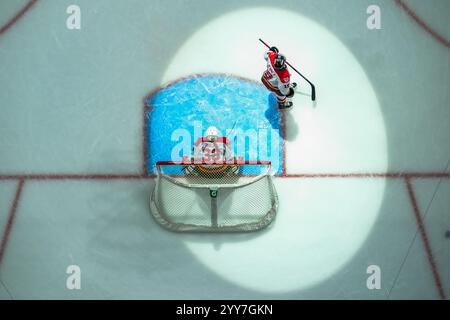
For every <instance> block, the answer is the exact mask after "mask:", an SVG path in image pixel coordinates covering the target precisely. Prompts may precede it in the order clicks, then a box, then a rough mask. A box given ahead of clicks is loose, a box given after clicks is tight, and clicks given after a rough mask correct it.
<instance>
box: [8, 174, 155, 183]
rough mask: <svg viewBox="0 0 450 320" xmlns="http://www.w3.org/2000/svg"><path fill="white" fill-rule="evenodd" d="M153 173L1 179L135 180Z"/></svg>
mask: <svg viewBox="0 0 450 320" xmlns="http://www.w3.org/2000/svg"><path fill="white" fill-rule="evenodd" d="M152 177H153V175H147V174H142V173H137V174H133V173H130V174H109V173H106V174H100V173H99V174H71V173H69V174H9V175H8V174H6V175H0V181H1V180H39V181H42V180H137V179H147V178H152Z"/></svg>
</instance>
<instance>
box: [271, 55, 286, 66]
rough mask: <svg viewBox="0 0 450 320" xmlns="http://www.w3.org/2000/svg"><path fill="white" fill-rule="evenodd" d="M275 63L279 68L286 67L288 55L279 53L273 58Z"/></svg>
mask: <svg viewBox="0 0 450 320" xmlns="http://www.w3.org/2000/svg"><path fill="white" fill-rule="evenodd" d="M273 65H274V67H275V69H277V70H283V69H286V57H285V56H284V55H283V54H281V53H279V54H277V55H276V57H275V59H274V60H273Z"/></svg>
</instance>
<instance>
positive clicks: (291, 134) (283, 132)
mask: <svg viewBox="0 0 450 320" xmlns="http://www.w3.org/2000/svg"><path fill="white" fill-rule="evenodd" d="M267 106H268V108H267V110H266V112H265V116H266V118H267V120H269V123H270V125H271V126H272V129H274V130H277V131H279V133H280V136H281V137H283V139H284V140H286V141H293V140H295V139H296V138H297V135H298V133H299V127H298V124H297V122H296V121H295V118H294V116H293V115H292V112H291V111H292V110H280V109H279V108H278V102H277V98H276V97H275V95H273V94H272V93H270V94H269V95H268V97H267ZM292 108H295V106H293V107H292Z"/></svg>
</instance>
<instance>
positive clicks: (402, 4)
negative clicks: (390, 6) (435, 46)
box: [395, 0, 450, 49]
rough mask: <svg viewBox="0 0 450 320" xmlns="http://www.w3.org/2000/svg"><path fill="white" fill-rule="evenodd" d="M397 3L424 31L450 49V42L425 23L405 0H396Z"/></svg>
mask: <svg viewBox="0 0 450 320" xmlns="http://www.w3.org/2000/svg"><path fill="white" fill-rule="evenodd" d="M395 3H396V4H397V5H398V6H399V7H400V8H402V9H403V10H404V11H405V12H406V13H407V14H408V15H409V16H410V17H411V18H412V19H413V20H414V21H415V22H416V23H417V24H418V25H419V26H420V27H421V28H422V29H424V30H425V31H426V32H428V34H429V35H430V36H432V37H433V38H434V39H435V40H436V41H437V42H439V43H440V44H442V45H443V46H444V47H446V48H449V49H450V41H449V40H447V39H446V38H444V37H443V36H441V35H440V34H439V33H438V32H437V31H436V30H434V29H432V28H431V27H430V26H429V25H428V24H427V23H426V22H425V21H423V20H422V19H421V18H420V17H419V16H418V15H417V14H416V13H415V12H414V11H413V10H412V9H411V8H410V7H409V6H408V5H407V4H406V3H405V2H404V1H403V0H395Z"/></svg>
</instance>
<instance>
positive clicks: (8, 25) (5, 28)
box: [0, 0, 37, 35]
mask: <svg viewBox="0 0 450 320" xmlns="http://www.w3.org/2000/svg"><path fill="white" fill-rule="evenodd" d="M36 2H37V0H30V1H28V3H27V4H26V5H25V6H24V7H23V8H22V9H20V11H19V12H17V13H16V15H15V16H14V17H12V18H11V19H10V20H9V21H8V22H6V23H5V24H4V25H3V26H1V27H0V35H2V34H3V33H5V32H6V31H8V30H9V28H11V27H12V26H13V24H14V23H16V22H17V20H19V19H20V18H21V17H22V16H23V15H24V14H25V13H26V12H27V11H28V10H30V9H31V7H33V5H34V4H35V3H36Z"/></svg>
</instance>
